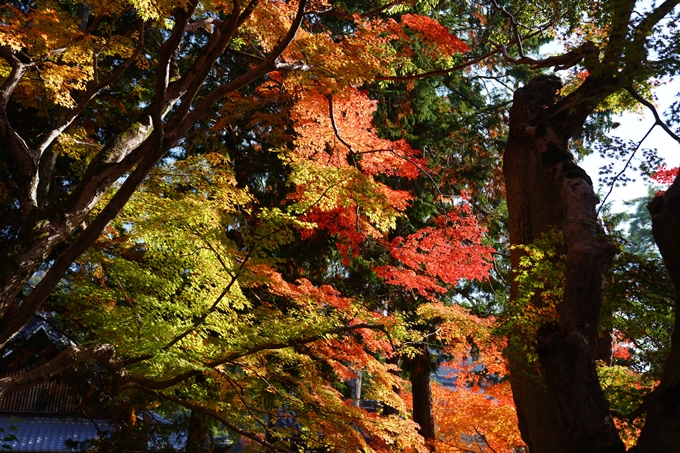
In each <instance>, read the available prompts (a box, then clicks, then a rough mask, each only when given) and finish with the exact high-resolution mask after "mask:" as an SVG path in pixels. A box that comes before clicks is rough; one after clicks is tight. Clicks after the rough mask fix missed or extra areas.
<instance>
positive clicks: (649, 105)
mask: <svg viewBox="0 0 680 453" xmlns="http://www.w3.org/2000/svg"><path fill="white" fill-rule="evenodd" d="M626 90H627V91H628V92H629V93H630V95H631V96H633V98H635V100H636V101H638V102H639V103H640V104H642V105H644V106H645V107H647V108H648V109H649V110H651V112H652V115H654V126H661V129H663V130H664V131H665V132H666V133H667V134H668V135H670V136H671V138H672V139H673V140H675V141H676V142H678V143H680V137H678V136H677V134H675V133H674V132H673V131H672V130H671V129H670V128H669V127H668V126H667V125H666V123H665V122H664V121H663V120H662V119H661V116H659V112H657V111H656V108H655V107H654V104H652V103H651V102H649V101H648V100H647V99H645V98H643V97H642V96H641V95H640V93H638V92H637V91H636V90H635V88H633V87H632V86H631V87H628V88H626ZM654 126H652V127H654ZM645 137H646V136H645ZM643 140H644V139H643Z"/></svg>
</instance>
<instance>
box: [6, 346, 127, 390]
mask: <svg viewBox="0 0 680 453" xmlns="http://www.w3.org/2000/svg"><path fill="white" fill-rule="evenodd" d="M114 352H115V351H114V348H113V346H112V345H110V344H103V345H94V346H88V347H86V348H82V349H81V348H80V347H78V346H72V347H70V348H67V349H65V350H63V351H62V352H60V353H59V354H58V355H57V356H56V357H55V358H53V359H52V360H50V361H48V362H47V363H45V364H44V365H41V366H39V367H37V368H34V369H32V370H30V371H25V372H23V373H21V374H18V375H16V376H9V377H6V378H2V379H0V398H3V397H5V396H7V395H10V394H12V393H15V392H19V391H21V390H26V389H28V388H31V387H33V386H34V385H37V384H39V383H41V382H45V381H47V380H49V379H50V378H52V377H53V376H56V375H57V374H59V373H61V372H62V371H64V370H66V369H68V368H70V367H72V366H73V365H75V364H77V363H80V362H82V361H84V360H88V359H97V360H99V361H102V362H105V363H111V362H113V361H114V360H115V354H114Z"/></svg>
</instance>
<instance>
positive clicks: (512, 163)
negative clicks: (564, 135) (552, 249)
mask: <svg viewBox="0 0 680 453" xmlns="http://www.w3.org/2000/svg"><path fill="white" fill-rule="evenodd" d="M560 85H561V84H560V82H559V80H554V79H550V78H542V79H535V80H534V81H532V83H530V84H529V85H527V86H526V87H524V88H520V89H519V90H518V91H517V93H516V94H515V100H514V103H513V106H512V108H511V109H510V137H509V139H508V144H507V147H506V149H505V155H504V157H503V174H504V176H505V191H506V196H507V203H508V217H509V220H508V229H509V233H510V243H511V244H513V245H515V244H530V243H532V242H533V241H534V240H535V239H537V238H538V237H539V236H540V235H541V234H543V233H546V232H547V231H549V230H550V229H551V228H555V227H559V226H560V225H561V224H562V221H563V216H562V206H561V205H560V203H559V194H558V193H557V190H556V189H555V187H554V186H553V184H552V182H551V181H550V179H549V178H548V175H547V174H546V172H545V170H544V168H543V165H542V164H541V162H540V161H539V160H538V153H537V151H536V150H534V149H531V148H530V147H529V146H527V144H526V143H524V142H523V141H522V140H521V137H518V136H517V135H518V134H516V133H514V132H513V131H514V130H515V129H516V128H517V127H518V126H520V125H522V124H524V123H526V122H528V121H529V119H531V118H532V117H533V116H535V115H537V114H538V113H539V112H540V111H541V110H542V108H543V106H545V105H552V103H553V102H554V98H555V93H556V90H557V89H559V86H560ZM520 257H521V251H520V250H517V249H513V250H511V252H510V259H511V262H512V267H513V269H517V267H518V265H519V260H520ZM517 290H518V285H517V283H516V282H515V281H514V280H513V282H512V287H511V301H510V303H512V301H513V300H515V298H516V297H517ZM540 299H541V298H540V295H536V297H535V298H534V303H536V304H540V303H541V302H540ZM509 346H510V347H509V348H508V350H509V351H512V352H510V353H509V354H508V361H509V367H510V384H511V386H512V394H513V398H514V400H515V405H516V407H517V418H518V420H519V429H520V431H521V433H522V438H523V439H524V442H525V443H526V444H527V446H528V447H529V451H530V452H531V453H544V452H545V453H567V452H569V449H568V448H567V439H566V435H565V433H564V431H563V430H562V428H561V426H560V424H559V420H558V418H557V412H556V407H555V405H554V403H553V401H552V399H551V398H550V397H549V396H548V389H547V388H546V386H545V384H544V382H543V379H542V377H541V375H540V374H539V372H538V370H537V369H536V367H535V366H532V365H530V364H528V363H527V360H528V359H527V357H526V355H525V354H522V353H520V352H519V351H520V350H521V349H522V347H523V345H515V344H510V345H509Z"/></svg>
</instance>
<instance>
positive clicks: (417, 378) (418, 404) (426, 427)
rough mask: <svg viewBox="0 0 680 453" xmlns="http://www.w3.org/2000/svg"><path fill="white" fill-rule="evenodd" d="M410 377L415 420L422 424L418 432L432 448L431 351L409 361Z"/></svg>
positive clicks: (425, 350) (425, 349)
mask: <svg viewBox="0 0 680 453" xmlns="http://www.w3.org/2000/svg"><path fill="white" fill-rule="evenodd" d="M407 366H408V369H409V379H410V381H411V391H412V394H413V421H414V422H416V423H418V425H420V429H419V430H418V432H419V433H420V435H421V436H423V438H425V441H426V442H427V443H428V446H429V447H430V449H432V448H433V447H432V445H433V444H432V441H433V440H434V416H433V414H432V390H431V388H430V352H429V351H428V350H427V347H425V348H423V353H422V354H419V355H417V356H415V357H414V358H413V359H411V360H409V361H408V364H407Z"/></svg>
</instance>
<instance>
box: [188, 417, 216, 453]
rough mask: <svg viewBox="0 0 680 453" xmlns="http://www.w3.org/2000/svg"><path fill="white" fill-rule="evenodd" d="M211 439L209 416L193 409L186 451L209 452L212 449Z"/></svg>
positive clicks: (189, 452) (193, 452) (195, 452)
mask: <svg viewBox="0 0 680 453" xmlns="http://www.w3.org/2000/svg"><path fill="white" fill-rule="evenodd" d="M209 440H210V435H209V433H208V416H207V415H205V414H201V413H199V412H196V411H191V416H190V417H189V427H188V428H187V445H186V448H185V453H209V452H210V451H212V448H211V446H210V442H209Z"/></svg>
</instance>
